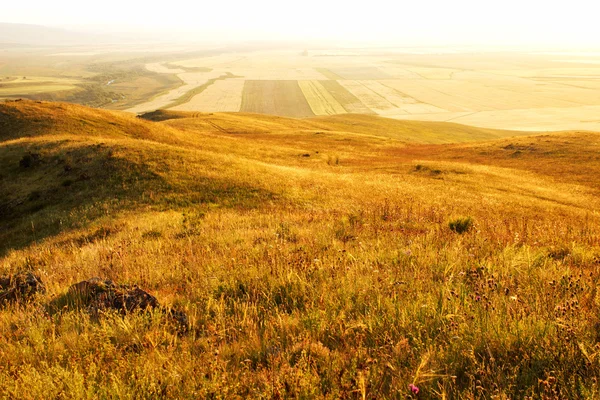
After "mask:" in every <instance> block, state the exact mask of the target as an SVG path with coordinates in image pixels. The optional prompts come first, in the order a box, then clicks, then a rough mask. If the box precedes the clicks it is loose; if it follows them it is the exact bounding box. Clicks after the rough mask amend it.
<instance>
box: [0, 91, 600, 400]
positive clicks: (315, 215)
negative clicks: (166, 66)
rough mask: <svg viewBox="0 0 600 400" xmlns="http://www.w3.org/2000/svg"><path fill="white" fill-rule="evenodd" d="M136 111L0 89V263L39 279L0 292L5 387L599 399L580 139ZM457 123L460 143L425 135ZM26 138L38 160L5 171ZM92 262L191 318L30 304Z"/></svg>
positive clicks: (595, 243)
mask: <svg viewBox="0 0 600 400" xmlns="http://www.w3.org/2000/svg"><path fill="white" fill-rule="evenodd" d="M169 116H172V117H174V118H171V119H170V118H169ZM154 119H159V120H163V121H162V122H153V121H146V120H143V119H139V118H138V119H136V118H134V117H130V116H127V115H126V114H121V113H111V112H107V111H99V110H91V109H87V108H83V107H78V106H73V105H65V104H52V103H41V104H38V103H33V102H17V103H7V104H3V105H0V127H2V128H3V130H2V133H3V135H2V136H0V140H1V141H0V166H1V171H2V177H1V178H0V185H1V186H0V189H2V190H0V196H1V197H0V205H6V204H11V205H12V207H13V208H12V209H11V210H10V213H8V214H5V215H4V217H3V218H2V219H1V220H0V221H1V222H0V224H1V228H2V229H1V231H2V232H3V235H4V236H3V238H2V240H0V243H2V248H1V249H0V250H1V251H2V252H3V253H2V254H3V255H2V258H0V268H1V270H2V271H3V272H6V273H8V272H12V271H16V270H18V269H22V268H30V269H33V270H34V271H36V272H37V273H39V274H40V275H41V276H42V278H43V279H44V281H45V282H46V283H47V285H48V294H47V295H45V296H43V297H41V298H40V299H38V301H37V302H34V303H32V304H29V305H11V306H8V307H6V308H4V309H2V310H0V340H2V343H3V351H2V352H0V365H3V366H5V367H4V368H2V369H0V388H1V389H0V390H1V393H2V395H3V396H6V397H11V396H12V397H15V396H18V397H23V396H25V397H27V396H29V397H31V398H56V397H59V396H65V397H71V398H73V397H75V398H98V397H105V398H157V397H173V398H208V397H212V398H236V397H252V398H272V397H277V398H284V397H292V398H293V397H304V398H312V397H324V398H354V397H357V398H406V397H407V396H412V397H419V398H439V397H444V396H445V397H452V398H463V397H465V398H491V397H492V396H498V397H500V398H503V397H504V398H507V397H509V398H523V397H525V396H533V397H536V398H542V397H543V396H546V398H552V397H555V398H589V397H594V396H598V395H600V393H599V388H598V387H597V384H596V377H597V376H598V375H599V374H600V363H599V359H598V357H597V348H596V346H597V343H598V341H599V337H600V331H599V330H598V326H600V319H599V318H600V314H599V313H598V312H597V311H598V307H599V306H600V300H599V298H600V297H599V296H598V294H597V288H596V286H597V282H598V279H599V278H600V276H599V272H598V265H599V263H600V237H599V235H598V232H599V229H598V228H599V227H600V216H599V215H598V213H597V211H596V210H597V209H598V206H599V205H600V204H599V202H600V201H599V200H598V197H597V182H596V181H595V180H593V179H591V178H590V176H591V174H594V173H595V171H596V169H598V168H599V167H600V162H598V161H599V160H598V158H597V152H596V148H595V147H593V146H595V145H594V143H596V142H597V138H598V134H595V133H577V132H571V133H564V134H556V135H542V136H530V137H521V138H510V139H503V138H502V136H506V135H507V134H506V133H503V132H501V131H486V130H478V129H475V128H468V127H463V126H460V125H454V124H437V123H435V124H426V123H422V124H421V123H416V122H410V123H408V122H401V121H390V120H385V119H383V118H377V117H369V116H346V117H345V118H344V117H342V116H336V117H321V118H312V119H303V120H294V119H286V118H280V117H271V116H264V115H260V116H258V115H252V114H241V113H235V114H229V113H224V114H220V113H216V114H186V113H171V112H168V111H167V112H164V115H162V116H160V118H159V116H156V115H154ZM81 120H85V121H87V124H86V125H85V126H82V125H81V124H80V122H79V121H81ZM4 127H13V129H11V131H10V133H9V134H6V133H5V132H6V130H5V129H4ZM511 134H512V133H511ZM453 137H456V138H457V140H460V141H464V142H469V141H470V143H462V144H431V143H447V142H451V141H452V138H453ZM478 140H487V142H485V143H482V142H477V141H478ZM565 142H568V143H565ZM519 146H527V147H530V148H533V149H538V150H535V151H533V150H531V151H530V150H527V149H525V148H524V147H519ZM517 151H521V153H517V154H516V155H515V154H514V153H515V152H517ZM528 151H529V153H528ZM28 152H33V153H39V154H40V155H41V160H43V162H41V163H40V164H39V165H36V166H34V167H32V168H31V169H23V168H21V167H20V166H19V160H20V159H21V157H22V156H23V155H24V154H27V153H28ZM582 155H584V156H585V157H583V158H582V157H581V156H582ZM63 159H64V160H63ZM61 160H63V161H61ZM584 161H585V164H584ZM66 163H68V164H69V165H70V167H71V169H69V168H67V169H65V168H64V165H65V164H66ZM582 168H585V169H582ZM588 171H589V174H587V173H586V172H588ZM81 174H86V175H87V176H88V178H87V179H82V180H78V177H79V176H80V175H81ZM66 179H71V180H72V181H73V182H72V183H71V184H70V185H67V186H64V185H63V182H64V180H66ZM34 191H37V192H38V194H39V197H36V196H33V200H32V199H31V198H32V197H31V193H32V192H34ZM40 207H41V208H40ZM38 208H39V209H38ZM7 216H9V217H8V219H7ZM463 217H464V218H463ZM466 217H471V218H472V222H471V223H472V226H471V227H470V229H468V228H466V229H467V230H466V232H464V233H462V234H459V233H457V232H456V231H453V230H451V229H450V225H451V224H449V223H450V222H452V221H455V223H454V225H452V226H456V223H457V222H456V221H458V222H460V221H462V220H464V219H465V218H466ZM461 218H462V219H461ZM51 221H54V222H52V223H51ZM44 224H47V225H51V226H45V225H44ZM467 225H468V224H467ZM32 227H34V228H32ZM96 275H99V276H103V277H107V278H110V279H113V280H115V281H119V282H127V283H137V284H139V285H140V286H141V287H143V288H145V289H148V290H150V291H151V292H152V293H153V294H155V295H156V296H157V298H159V300H160V301H161V302H162V303H165V304H167V305H169V304H176V305H179V306H180V307H182V308H183V309H185V310H186V311H187V312H188V314H189V316H190V323H191V326H192V329H191V332H190V333H189V334H188V335H187V336H177V335H176V334H174V333H172V332H170V331H169V330H168V329H165V328H164V327H162V326H161V325H160V318H159V316H154V315H128V316H126V317H124V318H123V317H120V316H114V315H107V316H103V317H102V318H100V319H99V320H98V321H94V320H92V319H91V318H90V316H89V315H88V314H86V313H85V312H83V311H82V312H77V311H65V312H64V313H62V314H59V315H55V316H52V317H48V316H46V315H44V314H43V313H41V312H40V311H39V310H38V308H39V307H38V306H39V304H43V302H45V301H48V300H50V299H51V298H52V297H53V296H56V295H57V294H59V293H62V292H64V290H65V289H66V288H67V287H68V286H69V285H70V284H71V283H73V282H76V281H78V280H81V279H84V278H89V277H90V276H96ZM409 384H413V385H416V386H417V387H418V388H419V393H418V395H415V394H414V393H413V392H411V390H410V389H409Z"/></svg>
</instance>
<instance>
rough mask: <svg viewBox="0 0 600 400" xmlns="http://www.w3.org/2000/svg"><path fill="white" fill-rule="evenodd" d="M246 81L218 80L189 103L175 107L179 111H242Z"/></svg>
mask: <svg viewBox="0 0 600 400" xmlns="http://www.w3.org/2000/svg"><path fill="white" fill-rule="evenodd" d="M244 83H245V82H244V80H242V79H227V80H218V81H216V82H215V83H214V84H212V85H211V86H209V87H208V88H206V89H205V90H204V91H203V92H202V93H200V94H198V95H196V96H194V97H193V98H192V99H191V100H190V101H189V102H187V103H184V104H181V105H179V106H177V107H173V108H172V110H177V111H203V112H215V111H240V107H241V105H242V91H243V90H244Z"/></svg>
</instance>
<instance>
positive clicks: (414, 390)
mask: <svg viewBox="0 0 600 400" xmlns="http://www.w3.org/2000/svg"><path fill="white" fill-rule="evenodd" d="M408 388H409V389H410V391H411V392H412V393H413V394H414V395H417V394H419V387H418V386H417V385H414V384H412V383H411V384H410V385H408Z"/></svg>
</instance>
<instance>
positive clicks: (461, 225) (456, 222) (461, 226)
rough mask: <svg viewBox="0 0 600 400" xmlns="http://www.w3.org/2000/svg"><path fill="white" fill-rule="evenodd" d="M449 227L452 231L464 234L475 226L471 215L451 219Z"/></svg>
mask: <svg viewBox="0 0 600 400" xmlns="http://www.w3.org/2000/svg"><path fill="white" fill-rule="evenodd" d="M448 227H449V228H450V230H451V231H453V232H456V233H459V234H463V233H465V232H468V231H469V230H470V229H471V228H472V227H473V218H471V217H459V218H455V219H452V220H450V222H448Z"/></svg>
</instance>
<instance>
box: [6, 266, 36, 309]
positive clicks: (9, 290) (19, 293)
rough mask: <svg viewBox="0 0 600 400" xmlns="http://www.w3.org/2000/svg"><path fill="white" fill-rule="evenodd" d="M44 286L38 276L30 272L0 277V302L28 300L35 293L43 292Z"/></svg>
mask: <svg viewBox="0 0 600 400" xmlns="http://www.w3.org/2000/svg"><path fill="white" fill-rule="evenodd" d="M45 292H46V287H45V286H44V284H43V283H42V280H41V279H40V277H39V276H37V275H35V274H33V273H32V272H18V273H16V274H14V275H11V276H1V277H0V303H6V302H12V301H17V300H24V301H27V300H30V299H31V298H32V297H33V296H35V295H36V294H37V293H45Z"/></svg>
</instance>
